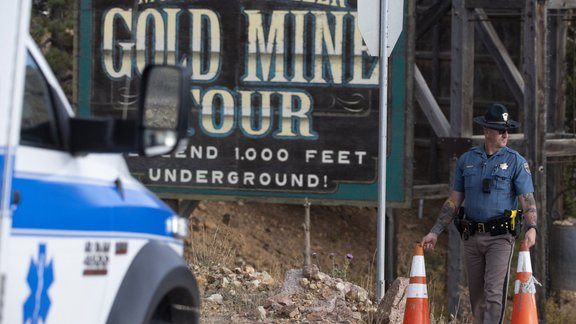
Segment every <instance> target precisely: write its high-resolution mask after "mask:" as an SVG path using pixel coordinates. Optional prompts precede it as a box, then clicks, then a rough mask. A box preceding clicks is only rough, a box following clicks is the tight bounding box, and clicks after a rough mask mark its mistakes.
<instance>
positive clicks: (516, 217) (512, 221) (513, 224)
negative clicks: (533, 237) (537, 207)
mask: <svg viewBox="0 0 576 324" xmlns="http://www.w3.org/2000/svg"><path fill="white" fill-rule="evenodd" d="M504 218H505V219H507V220H508V224H509V226H508V231H509V232H510V234H512V235H514V236H518V235H520V233H522V226H523V225H524V214H523V213H522V210H521V209H515V210H505V211H504Z"/></svg>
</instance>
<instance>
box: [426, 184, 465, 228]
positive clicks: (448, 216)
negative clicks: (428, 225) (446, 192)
mask: <svg viewBox="0 0 576 324" xmlns="http://www.w3.org/2000/svg"><path fill="white" fill-rule="evenodd" d="M462 201H464V193H462V192H458V191H452V192H450V196H449V197H448V199H446V201H445V202H444V205H442V208H441V209H440V214H439V215H438V219H437V220H436V224H434V226H433V227H432V229H431V230H430V233H434V234H436V235H439V234H440V233H442V232H443V231H444V229H446V227H448V225H450V223H451V222H452V220H453V219H454V216H456V213H457V212H458V208H460V205H462Z"/></svg>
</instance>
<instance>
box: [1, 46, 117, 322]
mask: <svg viewBox="0 0 576 324" xmlns="http://www.w3.org/2000/svg"><path fill="white" fill-rule="evenodd" d="M25 57H26V61H25V66H26V73H25V85H24V100H23V103H22V116H21V127H20V143H19V145H18V147H17V149H16V159H15V168H14V181H13V191H14V192H15V193H17V195H18V196H19V197H20V199H19V202H18V203H17V204H16V205H15V206H14V208H13V226H12V231H11V242H10V244H11V250H10V253H9V257H10V262H9V266H10V268H9V272H10V273H11V274H13V275H12V278H11V280H10V281H9V282H8V284H7V295H8V296H10V298H8V299H6V300H5V305H4V309H5V310H6V312H7V313H6V316H5V319H6V320H7V321H6V323H26V322H28V321H30V322H32V323H38V322H40V320H41V321H42V322H43V323H44V322H46V321H47V322H48V323H50V322H53V321H51V320H50V318H52V319H55V318H57V319H59V320H60V322H61V320H62V319H69V322H70V323H72V322H82V323H102V322H105V318H106V316H107V314H102V311H101V307H102V302H103V300H102V299H103V296H105V293H106V289H107V281H108V277H107V271H106V266H107V262H108V259H107V258H108V254H109V250H110V244H111V243H110V239H109V238H107V237H106V234H105V233H106V230H107V229H108V228H109V227H110V224H111V222H112V219H111V208H107V206H108V205H109V204H110V201H111V200H112V201H114V199H118V198H117V196H118V192H117V190H116V189H115V186H114V181H115V179H117V177H118V175H117V174H116V173H115V172H114V169H112V168H109V167H107V166H106V165H101V164H99V163H97V162H96V161H95V160H94V159H93V158H91V157H90V155H86V156H73V155H71V154H70V153H69V143H68V142H69V139H68V137H67V136H66V134H67V132H68V130H67V127H68V121H69V118H70V116H71V109H70V106H69V104H68V103H67V101H66V99H65V96H64V94H63V92H62V90H61V89H60V87H59V86H58V84H57V82H56V80H55V78H54V76H53V74H52V73H51V72H50V70H49V68H48V66H47V64H46V63H45V61H44V60H43V59H42V55H41V53H40V51H39V50H38V49H37V48H36V46H35V44H34V43H33V41H32V40H31V38H30V39H29V40H28V42H27V52H26V55H25ZM112 205H113V204H112ZM95 264H96V265H97V266H95Z"/></svg>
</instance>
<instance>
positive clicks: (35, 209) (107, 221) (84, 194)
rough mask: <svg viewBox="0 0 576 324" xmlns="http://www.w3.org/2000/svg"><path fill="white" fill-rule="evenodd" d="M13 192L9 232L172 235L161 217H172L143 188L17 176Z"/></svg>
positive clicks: (165, 207) (160, 202) (156, 199)
mask: <svg viewBox="0 0 576 324" xmlns="http://www.w3.org/2000/svg"><path fill="white" fill-rule="evenodd" d="M13 188H14V190H15V191H19V192H20V197H21V199H20V203H19V204H18V205H17V206H16V209H15V210H14V216H13V224H12V225H13V228H14V229H37V230H53V231H59V230H61V231H90V232H127V233H143V234H151V235H159V236H164V237H166V236H172V235H171V233H169V232H168V231H167V226H166V219H167V218H168V217H170V216H172V215H173V214H174V213H173V212H172V211H171V210H170V209H169V208H168V207H167V206H166V205H165V204H164V203H163V202H162V201H161V200H160V199H159V198H157V197H156V196H155V195H154V194H152V193H150V192H149V191H147V190H139V189H130V188H126V189H124V193H123V195H122V194H121V193H119V192H118V190H117V188H116V186H115V185H114V184H112V183H111V184H108V185H103V184H95V183H78V182H71V181H62V179H57V180H56V181H54V180H53V179H31V178H23V177H20V176H19V175H17V176H16V177H15V179H14V183H13Z"/></svg>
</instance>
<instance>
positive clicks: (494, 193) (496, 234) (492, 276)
mask: <svg viewBox="0 0 576 324" xmlns="http://www.w3.org/2000/svg"><path fill="white" fill-rule="evenodd" d="M474 122H475V123H477V124H479V125H481V126H482V127H483V130H484V143H483V144H480V145H478V146H476V147H473V148H471V149H470V150H469V151H468V152H466V153H464V154H463V155H462V156H461V157H460V158H459V159H458V163H457V166H456V170H455V171H454V183H453V187H452V191H451V192H450V195H449V197H448V199H447V200H446V201H445V202H444V205H443V206H442V208H441V210H440V213H439V216H438V219H437V221H436V223H435V224H434V226H433V227H432V229H431V230H430V233H428V234H427V235H426V236H424V237H423V238H422V241H421V243H422V246H424V248H426V249H427V250H434V246H435V245H436V242H437V239H438V235H440V233H442V231H444V229H445V228H446V227H447V226H448V225H449V224H450V223H451V222H452V220H453V219H454V217H455V216H456V214H457V211H458V210H459V208H460V206H461V205H464V212H465V215H466V216H465V217H466V219H468V220H469V221H470V223H469V224H471V225H470V228H467V233H465V235H462V238H463V247H464V265H465V267H466V270H467V273H468V289H469V292H470V304H471V307H472V313H473V316H474V323H476V324H482V323H490V324H493V323H502V321H503V319H504V311H505V309H506V307H505V306H506V295H507V292H508V275H509V273H510V261H511V259H512V254H513V251H514V236H513V235H512V234H511V233H510V232H507V231H494V230H493V228H492V227H491V226H490V225H492V224H494V222H499V221H500V220H502V219H504V218H503V215H504V213H505V210H515V209H518V201H519V202H520V204H521V206H522V209H523V212H524V239H525V240H526V241H527V243H528V247H532V246H533V245H534V244H535V242H536V234H537V229H536V221H537V212H536V202H535V200H534V194H533V193H534V186H533V184H532V177H531V173H530V168H529V167H528V163H527V162H526V159H525V158H524V157H522V156H521V155H520V154H519V153H518V152H516V151H514V150H512V149H510V148H508V147H506V144H507V142H508V136H509V135H508V130H511V129H516V128H518V126H519V124H518V122H516V121H514V120H512V119H510V116H509V114H508V110H507V109H506V107H505V106H504V105H502V104H498V103H495V104H492V105H491V106H490V107H489V108H488V111H487V112H486V114H485V115H484V116H478V117H475V118H474ZM464 201H465V204H463V203H464ZM508 225H510V224H508Z"/></svg>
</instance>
